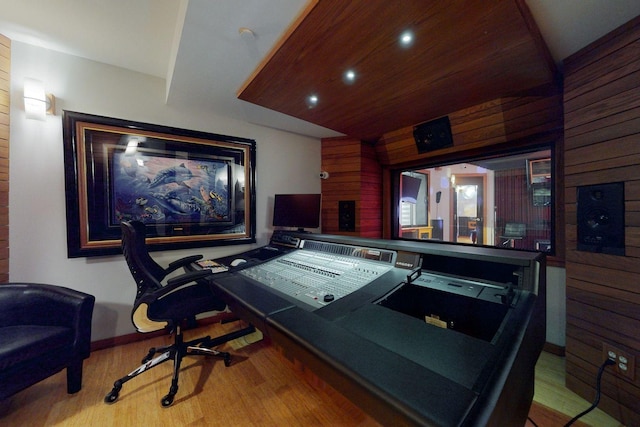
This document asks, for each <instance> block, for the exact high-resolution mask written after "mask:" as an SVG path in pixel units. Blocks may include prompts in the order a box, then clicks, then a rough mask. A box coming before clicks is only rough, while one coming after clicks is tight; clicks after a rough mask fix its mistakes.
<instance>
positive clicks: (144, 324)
mask: <svg viewBox="0 0 640 427" xmlns="http://www.w3.org/2000/svg"><path fill="white" fill-rule="evenodd" d="M121 229H122V252H123V254H124V257H125V259H126V261H127V265H128V266H129V270H130V271H131V275H132V276H133V279H134V281H135V283H136V286H137V292H136V298H135V301H134V304H133V310H132V312H131V318H132V321H133V324H134V326H135V327H136V329H137V330H138V332H142V333H147V332H153V331H158V330H161V329H165V328H166V329H168V330H170V331H171V332H172V333H173V335H174V343H173V344H172V345H169V346H166V347H160V348H151V349H150V350H149V353H148V354H147V355H146V356H145V357H144V358H143V360H142V365H140V366H139V367H138V368H137V369H135V370H134V371H133V372H131V373H130V374H128V375H126V376H124V377H122V378H120V379H119V380H117V381H116V382H115V383H114V384H113V389H112V390H111V391H110V392H109V393H108V394H107V395H106V396H105V398H104V401H105V402H106V403H113V402H115V401H116V400H117V399H118V396H119V394H120V390H121V389H122V385H123V384H124V383H126V382H127V381H130V380H132V379H133V378H135V377H137V376H138V375H140V374H142V373H143V372H145V371H147V370H149V369H151V368H153V367H155V366H157V365H159V364H161V363H164V362H166V361H169V360H173V377H172V380H171V387H170V388H169V393H168V394H167V395H166V396H164V397H163V398H162V400H161V404H162V406H169V405H171V404H172V403H173V399H174V396H175V395H176V393H177V392H178V377H179V373H180V364H181V362H182V358H183V357H184V356H211V357H218V358H222V359H223V360H224V363H225V366H229V365H230V363H231V356H230V355H229V353H226V352H221V351H217V350H214V349H212V348H211V347H215V346H217V345H220V344H223V343H225V342H226V341H229V340H232V339H235V338H239V337H241V336H244V335H247V334H249V333H251V332H254V331H255V328H254V327H253V326H249V327H247V328H243V329H241V330H239V331H235V332H231V333H229V334H226V335H223V336H221V337H217V338H211V337H209V336H206V337H202V338H198V339H194V340H192V341H188V342H185V341H184V340H183V336H182V325H183V324H184V323H185V322H188V321H189V320H192V319H195V316H196V315H197V314H200V313H205V312H209V311H215V310H223V309H225V307H226V304H225V303H224V302H223V301H222V300H221V299H219V298H217V297H216V296H215V295H214V294H213V293H212V291H211V288H210V286H209V285H208V284H207V283H206V281H204V278H205V277H207V276H209V275H211V274H212V273H211V271H209V270H198V271H190V272H189V271H187V270H186V269H185V273H184V274H181V275H178V276H175V277H171V278H170V279H168V280H167V276H168V275H169V274H170V273H172V272H174V271H176V270H178V269H179V268H184V267H187V266H188V265H190V264H191V263H193V262H194V261H197V260H199V259H200V258H202V256H201V255H194V256H189V257H185V258H181V259H179V260H177V261H174V262H172V263H171V264H169V266H168V267H167V268H163V267H161V266H160V265H158V264H157V263H156V262H155V261H154V260H153V258H151V256H150V255H149V252H148V250H147V247H146V239H145V236H146V232H145V225H144V224H143V223H142V222H139V221H123V222H122V225H121ZM156 354H158V355H157V356H156Z"/></svg>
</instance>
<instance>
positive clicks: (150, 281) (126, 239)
mask: <svg viewBox="0 0 640 427" xmlns="http://www.w3.org/2000/svg"><path fill="white" fill-rule="evenodd" d="M120 228H121V229H122V253H123V254H124V258H125V260H126V261H127V265H128V266H129V271H130V272H131V275H132V276H133V279H134V280H135V282H136V287H137V292H136V300H135V302H134V304H133V310H132V312H131V321H132V323H133V325H134V326H135V327H136V329H137V330H138V331H139V332H143V333H146V332H153V331H157V330H160V329H162V328H164V327H166V326H167V325H168V322H167V321H157V320H152V319H150V318H149V307H150V304H152V303H153V301H154V300H155V298H152V297H151V295H148V294H147V293H148V292H150V291H153V290H157V289H160V288H161V287H162V283H161V280H162V279H163V278H164V276H165V271H164V269H163V268H162V267H161V266H159V265H158V264H157V263H156V262H155V261H154V260H153V259H152V258H151V256H150V255H149V252H148V251H147V245H146V242H145V237H146V232H145V226H144V224H143V223H142V222H140V221H122V223H121V225H120Z"/></svg>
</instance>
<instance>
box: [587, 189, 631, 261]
mask: <svg viewBox="0 0 640 427" xmlns="http://www.w3.org/2000/svg"><path fill="white" fill-rule="evenodd" d="M577 192H578V194H577V201H578V205H577V220H578V250H579V251H586V252H599V253H604V254H611V255H624V182H614V183H610V184H596V185H585V186H581V187H578V190H577Z"/></svg>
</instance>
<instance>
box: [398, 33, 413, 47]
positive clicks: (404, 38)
mask: <svg viewBox="0 0 640 427" xmlns="http://www.w3.org/2000/svg"><path fill="white" fill-rule="evenodd" d="M412 43H413V33H412V32H411V31H408V30H407V31H405V32H404V33H402V34H400V44H401V45H402V46H410V45H411V44H412Z"/></svg>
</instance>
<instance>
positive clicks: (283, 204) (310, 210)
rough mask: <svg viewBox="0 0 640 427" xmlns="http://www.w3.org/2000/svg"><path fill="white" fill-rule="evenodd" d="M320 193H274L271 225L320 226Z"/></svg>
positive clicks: (300, 227)
mask: <svg viewBox="0 0 640 427" xmlns="http://www.w3.org/2000/svg"><path fill="white" fill-rule="evenodd" d="M320 201H321V195H320V194H276V195H275V198H274V203H273V226H274V227H295V228H297V229H298V230H300V231H303V230H304V229H305V228H318V227H320Z"/></svg>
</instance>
